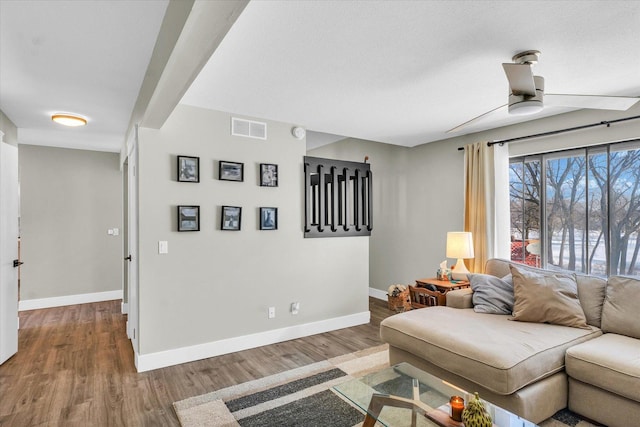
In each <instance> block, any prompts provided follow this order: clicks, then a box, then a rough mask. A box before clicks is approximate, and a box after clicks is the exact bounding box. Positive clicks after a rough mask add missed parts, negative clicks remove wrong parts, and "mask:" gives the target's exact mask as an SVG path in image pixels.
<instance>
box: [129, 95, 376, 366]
mask: <svg viewBox="0 0 640 427" xmlns="http://www.w3.org/2000/svg"><path fill="white" fill-rule="evenodd" d="M230 123H231V115H230V114H228V113H221V112H216V111H211V110H205V109H200V108H195V107H188V106H184V105H179V106H178V107H177V108H176V110H175V111H174V112H173V114H172V115H171V116H170V118H169V119H168V120H167V122H166V123H165V124H164V126H163V127H162V128H161V129H160V130H152V129H144V128H143V129H140V133H139V223H140V230H139V242H140V245H139V260H140V271H139V278H140V279H139V280H140V282H139V302H140V304H139V307H140V311H139V340H140V341H139V347H140V348H139V353H140V354H149V353H154V352H159V351H162V350H169V349H175V348H180V347H185V346H190V345H196V344H201V343H209V342H215V341H219V340H223V339H226V338H230V337H238V336H243V335H248V334H253V333H260V332H265V331H269V330H273V329H279V328H286V327H295V326H296V325H301V324H304V323H309V322H315V321H321V320H327V319H332V318H337V317H341V316H347V315H352V314H356V313H362V312H367V311H368V300H367V294H368V284H369V277H368V266H369V239H368V238H367V237H346V238H345V237H343V238H324V239H304V238H303V231H302V225H303V212H302V208H303V205H304V203H303V194H304V185H303V166H302V161H303V156H304V155H305V152H306V150H305V142H304V141H299V140H297V139H295V138H293V136H292V135H291V127H292V125H291V124H285V123H278V122H267V123H268V126H269V127H268V140H266V141H263V140H257V139H249V138H243V137H234V136H231V135H230ZM177 155H190V156H198V157H200V176H201V178H200V183H197V184H194V183H180V182H177V181H176V156H177ZM219 160H227V161H236V162H243V163H244V168H245V171H244V172H245V177H244V182H241V183H239V182H228V181H220V180H218V179H217V173H218V161H219ZM260 163H276V164H278V168H279V169H278V172H279V186H278V187H276V188H268V187H260V186H259V185H258V170H259V164H260ZM192 204H193V205H200V209H201V210H200V215H201V224H200V227H201V231H199V232H182V233H181V232H177V226H176V222H177V214H176V207H177V206H178V205H192ZM222 205H232V206H241V207H242V208H243V209H242V230H241V231H221V230H220V207H221V206H222ZM260 206H272V207H277V208H278V209H279V210H278V216H279V218H278V230H276V231H260V230H259V223H258V208H259V207H260ZM160 240H166V241H168V242H169V253H168V254H166V255H159V254H158V241H160ZM292 302H300V304H301V307H300V313H299V314H298V315H296V316H293V315H291V314H290V313H289V307H290V304H291V303H292ZM269 306H275V307H276V318H275V319H270V320H269V319H267V309H268V307H269Z"/></svg>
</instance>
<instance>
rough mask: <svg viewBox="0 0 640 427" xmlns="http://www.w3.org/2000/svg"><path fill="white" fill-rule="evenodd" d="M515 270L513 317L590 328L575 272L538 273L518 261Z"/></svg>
mask: <svg viewBox="0 0 640 427" xmlns="http://www.w3.org/2000/svg"><path fill="white" fill-rule="evenodd" d="M511 273H512V274H513V291H514V295H515V302H514V305H513V320H520V321H523V322H544V323H552V324H554V325H562V326H571V327H574V328H586V329H588V328H589V326H588V325H587V319H586V317H585V315H584V311H582V307H581V306H580V300H579V299H578V284H577V283H576V279H575V275H573V274H562V273H555V272H545V273H537V272H531V271H525V270H521V269H520V268H518V267H516V266H514V265H512V266H511Z"/></svg>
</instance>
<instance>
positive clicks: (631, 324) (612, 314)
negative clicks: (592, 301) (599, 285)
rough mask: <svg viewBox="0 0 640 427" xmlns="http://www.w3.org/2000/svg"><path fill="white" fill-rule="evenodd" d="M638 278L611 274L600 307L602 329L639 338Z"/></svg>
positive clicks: (639, 287)
mask: <svg viewBox="0 0 640 427" xmlns="http://www.w3.org/2000/svg"><path fill="white" fill-rule="evenodd" d="M638 307H640V280H637V279H632V278H630V277H622V276H612V277H609V283H608V284H607V296H606V298H605V300H604V305H603V307H602V330H603V331H604V332H612V333H614V334H620V335H627V336H629V337H633V338H639V339H640V321H638V318H639V316H638Z"/></svg>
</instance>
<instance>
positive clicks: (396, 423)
mask: <svg viewBox="0 0 640 427" xmlns="http://www.w3.org/2000/svg"><path fill="white" fill-rule="evenodd" d="M333 389H334V390H335V391H337V392H338V393H339V394H340V395H342V396H344V397H345V398H346V399H347V400H349V401H350V402H352V403H354V404H355V405H356V406H357V407H358V408H360V409H361V410H362V411H364V412H365V413H366V417H365V420H364V424H363V427H373V426H374V425H375V424H376V422H378V423H380V424H381V425H383V426H387V427H404V426H415V427H420V426H426V427H432V426H446V427H461V426H463V424H462V422H458V421H454V420H453V419H452V418H451V416H450V415H451V406H450V404H449V401H450V399H451V398H452V397H453V396H460V397H462V398H463V399H464V403H465V405H466V404H467V403H468V402H469V399H471V398H473V394H472V393H467V392H466V391H464V390H462V389H460V388H458V387H456V386H454V385H453V384H450V383H447V382H446V381H443V380H441V379H439V378H437V377H435V376H433V375H431V374H428V373H426V372H424V371H422V370H420V369H418V368H416V367H414V366H412V365H410V364H408V363H400V364H398V365H394V366H391V367H389V368H386V369H383V370H382V371H378V372H374V373H372V374H369V375H366V376H364V377H362V378H358V379H355V380H351V381H348V382H346V383H343V384H339V385H337V386H334V387H333ZM480 397H481V398H482V396H480ZM484 402H485V407H486V408H487V411H488V412H489V414H490V415H491V418H492V419H493V423H494V426H497V427H536V424H534V423H532V422H530V421H527V420H525V419H523V418H520V417H519V416H517V415H515V414H513V413H511V412H509V411H507V410H505V409H502V408H500V407H498V406H496V405H493V404H490V403H488V402H486V401H484Z"/></svg>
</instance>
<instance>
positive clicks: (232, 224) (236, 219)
mask: <svg viewBox="0 0 640 427" xmlns="http://www.w3.org/2000/svg"><path fill="white" fill-rule="evenodd" d="M241 222H242V208H241V207H240V206H223V207H222V223H221V224H220V228H221V229H222V230H232V231H238V230H240V224H241Z"/></svg>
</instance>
